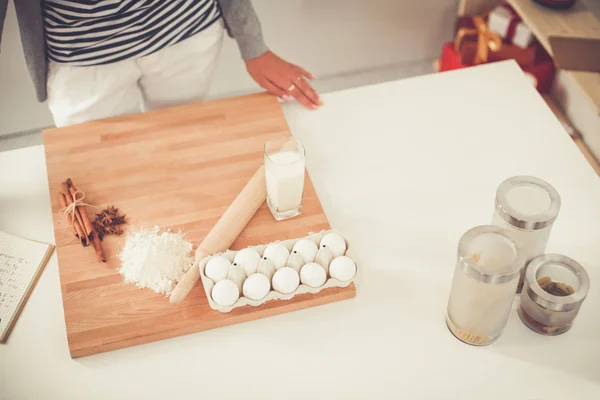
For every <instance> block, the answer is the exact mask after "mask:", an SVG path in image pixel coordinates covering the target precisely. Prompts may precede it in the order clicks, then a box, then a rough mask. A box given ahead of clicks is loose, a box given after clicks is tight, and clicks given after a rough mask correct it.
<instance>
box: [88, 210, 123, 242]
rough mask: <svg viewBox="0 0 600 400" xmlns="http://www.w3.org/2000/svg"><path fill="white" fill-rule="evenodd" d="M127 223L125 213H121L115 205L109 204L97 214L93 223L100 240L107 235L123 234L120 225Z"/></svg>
mask: <svg viewBox="0 0 600 400" xmlns="http://www.w3.org/2000/svg"><path fill="white" fill-rule="evenodd" d="M125 223H127V221H125V215H119V209H118V208H116V207H115V206H108V207H106V208H105V209H104V210H102V212H100V213H98V214H96V219H95V220H94V222H92V225H93V227H94V229H95V230H96V232H97V233H98V237H99V238H100V240H102V239H103V238H104V236H106V235H121V234H122V233H123V230H122V229H121V227H120V225H123V224H125Z"/></svg>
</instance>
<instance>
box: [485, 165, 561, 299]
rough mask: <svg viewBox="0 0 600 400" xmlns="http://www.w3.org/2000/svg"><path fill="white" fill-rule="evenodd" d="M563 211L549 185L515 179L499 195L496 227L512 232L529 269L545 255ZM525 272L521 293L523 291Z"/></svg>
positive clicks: (520, 281)
mask: <svg viewBox="0 0 600 400" xmlns="http://www.w3.org/2000/svg"><path fill="white" fill-rule="evenodd" d="M559 210H560V196H559V195H558V192H557V191H556V189H554V187H552V185H550V184H549V183H548V182H546V181H544V180H542V179H539V178H535V177H533V176H515V177H512V178H509V179H507V180H505V181H504V182H502V183H501V184H500V186H498V190H497V191H496V204H495V212H494V217H493V218H492V225H496V226H499V227H501V228H505V229H508V230H510V231H512V232H513V233H514V234H515V237H516V238H517V240H518V241H520V242H521V243H522V244H523V246H524V251H525V265H527V263H529V261H531V260H533V259H534V258H535V257H537V256H540V255H542V254H544V252H545V251H546V245H547V244H548V238H549V237H550V231H551V230H552V225H553V224H554V221H555V220H556V217H557V216H558V211H559ZM524 273H525V269H523V271H522V275H521V278H520V279H519V284H518V285H517V293H520V292H521V289H522V287H523V274H524Z"/></svg>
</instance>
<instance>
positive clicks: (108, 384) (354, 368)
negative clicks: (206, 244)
mask: <svg viewBox="0 0 600 400" xmlns="http://www.w3.org/2000/svg"><path fill="white" fill-rule="evenodd" d="M324 101H325V106H324V107H323V108H322V109H321V110H319V111H316V112H311V111H308V110H305V109H303V108H301V107H300V106H298V105H296V104H286V105H284V106H283V108H284V113H285V116H286V119H287V120H288V123H289V125H290V128H291V131H292V132H293V133H294V135H295V136H297V137H298V138H299V139H300V140H302V141H303V142H304V143H305V147H306V149H307V166H308V170H309V172H310V174H311V177H312V180H313V183H314V186H315V188H316V190H317V192H318V194H319V197H320V199H321V203H322V204H323V207H324V209H325V212H326V214H327V216H328V218H329V220H330V222H331V224H332V226H333V227H334V228H336V229H339V230H340V231H341V232H343V233H344V234H345V235H346V236H347V237H348V239H349V242H350V245H351V249H352V252H353V256H354V257H355V258H356V259H357V261H358V263H359V265H360V266H361V270H360V275H359V276H358V277H357V281H356V283H357V297H356V299H354V300H350V301H345V302H341V303H336V304H331V305H327V306H322V307H316V308H311V309H308V310H304V311H299V312H293V313H289V314H285V315H281V316H277V317H272V318H268V319H264V320H258V321H253V322H249V323H244V324H239V325H235V326H230V327H227V328H222V329H215V330H211V331H207V332H202V333H198V334H192V335H187V336H182V337H178V338H174V339H169V340H163V341H160V342H155V343H151V344H147V345H141V346H136V347H131V348H127V349H123V350H118V351H113V352H108V353H104V354H99V355H95V356H90V357H85V358H80V359H77V360H72V359H71V358H70V356H69V351H68V348H67V339H66V333H65V323H64V315H63V311H62V303H61V296H60V283H59V278H58V268H57V263H56V256H53V257H52V259H51V261H50V263H49V264H48V265H47V267H46V269H45V271H44V273H43V274H42V277H41V279H40V280H39V282H38V284H37V286H36V288H35V289H34V291H33V293H32V295H31V298H30V299H29V301H28V303H27V305H26V306H25V308H24V310H23V313H22V314H21V317H20V318H19V320H18V322H17V324H16V326H15V328H14V330H13V332H12V334H11V336H10V337H9V340H8V343H7V344H5V345H0V398H2V399H4V398H6V399H29V398H46V399H54V398H61V399H67V398H73V399H80V398H86V399H106V398H119V399H124V398H135V399H137V398H146V399H154V398H180V399H183V398H199V397H201V398H206V399H216V398H234V397H236V398H237V397H243V398H251V399H255V398H256V399H270V398H273V399H280V398H286V399H295V398H298V399H300V398H367V396H368V397H370V398H400V397H402V398H411V399H413V398H457V399H467V398H473V399H482V398H485V399H496V398H498V399H506V398H517V399H542V398H543V399H558V398H565V397H566V396H569V397H570V398H595V397H598V396H600V369H599V368H598V360H599V359H600V335H599V332H600V312H599V311H600V310H599V307H600V306H599V304H600V289H598V287H600V283H598V282H600V262H599V261H598V260H600V246H598V243H600V224H598V221H600V180H599V178H598V176H597V175H596V174H595V173H594V171H593V170H592V168H591V167H590V166H589V165H588V164H587V162H586V161H585V159H584V158H583V156H582V155H581V153H580V152H579V150H578V149H577V147H576V146H575V144H573V142H572V141H571V139H570V138H569V136H568V135H567V134H566V133H565V132H564V130H563V128H562V126H561V125H560V123H559V122H558V121H557V120H556V118H555V117H554V115H553V114H552V112H551V111H550V109H549V108H548V107H547V106H546V104H545V102H544V101H543V100H542V98H541V97H540V96H539V95H538V94H537V92H536V91H535V90H534V89H533V88H532V87H531V85H530V84H529V82H528V81H527V79H526V78H525V77H524V76H523V74H522V72H521V71H520V69H519V68H518V66H517V65H516V64H515V63H513V62H510V61H509V62H502V63H495V64H491V65H485V66H480V67H474V68H469V69H464V70H459V71H452V72H448V73H441V74H435V75H429V76H423V77H419V78H413V79H408V80H404V81H396V82H390V83H385V84H380V85H375V86H368V87H363V88H358V89H352V90H347V91H341V92H336V93H331V94H328V95H325V96H324ZM0 171H1V173H0V229H1V230H3V231H6V232H9V233H12V234H16V235H21V236H25V237H28V238H30V239H35V240H41V241H48V242H53V233H52V219H51V215H50V200H49V194H48V187H47V181H46V168H45V162H44V152H43V148H42V147H41V146H37V147H31V148H26V149H20V150H14V151H9V152H4V153H0ZM517 174H530V175H536V176H539V177H541V178H543V179H545V180H547V181H549V182H550V183H551V184H553V185H554V186H555V187H556V189H557V190H558V191H559V193H560V194H561V197H562V210H561V212H560V214H559V217H558V220H557V222H556V224H555V226H554V231H553V233H552V236H551V238H550V242H549V245H548V252H560V253H563V254H566V255H569V256H571V257H573V258H575V259H576V260H578V261H579V262H581V263H582V264H583V265H584V266H585V267H586V268H587V270H588V272H589V275H590V279H591V281H592V285H591V290H590V293H589V296H588V299H587V300H586V301H585V303H584V304H583V306H582V309H581V312H580V315H579V316H578V317H577V319H576V321H575V325H574V327H573V329H572V330H571V331H569V332H568V333H566V334H564V335H562V336H558V337H543V336H539V335H537V334H535V333H533V332H532V331H530V330H529V329H528V328H526V327H525V326H524V325H523V324H522V323H521V322H520V320H519V318H518V316H517V315H516V312H514V311H513V313H512V315H511V318H510V321H509V324H508V326H507V328H506V331H505V333H504V335H503V336H502V337H501V338H500V339H499V340H498V342H497V343H495V344H493V345H491V346H487V347H481V348H476V347H471V346H468V345H465V344H463V343H461V342H459V341H458V340H457V339H455V338H454V337H453V336H452V335H451V334H450V333H449V332H448V330H447V328H446V326H445V323H444V314H445V308H446V305H447V298H448V293H449V289H450V284H451V280H452V275H453V272H454V266H455V258H456V246H457V243H458V239H459V237H460V236H461V234H462V233H463V232H465V231H466V230H467V229H469V228H470V227H472V226H474V225H481V224H486V223H489V222H490V220H491V216H492V211H493V204H494V195H495V190H496V187H497V186H498V184H499V183H500V182H501V181H502V180H504V179H505V178H507V177H509V176H512V175H517Z"/></svg>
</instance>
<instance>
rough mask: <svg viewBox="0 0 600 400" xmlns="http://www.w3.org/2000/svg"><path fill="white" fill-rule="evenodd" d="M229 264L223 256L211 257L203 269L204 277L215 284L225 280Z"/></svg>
mask: <svg viewBox="0 0 600 400" xmlns="http://www.w3.org/2000/svg"><path fill="white" fill-rule="evenodd" d="M229 267H231V262H230V261H229V260H228V259H226V258H225V257H223V256H215V257H212V258H211V259H210V260H208V262H207V263H206V267H204V275H206V276H208V277H209V278H210V279H212V280H213V281H214V282H215V283H217V282H219V281H222V280H223V279H227V274H228V273H229Z"/></svg>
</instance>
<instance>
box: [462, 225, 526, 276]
mask: <svg viewBox="0 0 600 400" xmlns="http://www.w3.org/2000/svg"><path fill="white" fill-rule="evenodd" d="M484 234H495V235H499V236H500V237H501V239H503V240H508V241H509V242H510V243H511V246H512V247H513V249H514V251H515V257H514V258H513V260H512V262H511V265H514V266H515V268H513V270H512V271H510V272H509V273H505V274H502V273H499V274H489V273H484V272H482V271H481V266H480V265H479V264H478V263H477V262H476V261H475V260H474V259H473V255H472V254H471V253H470V251H469V250H470V249H469V246H470V244H471V242H472V241H473V240H474V239H475V238H477V237H478V236H480V235H484ZM458 262H459V264H460V266H461V268H462V270H463V272H464V273H465V274H466V275H467V276H468V277H470V278H473V279H475V280H477V281H480V282H483V283H490V284H500V283H505V282H509V281H511V280H513V279H516V278H517V277H519V276H520V275H521V270H522V269H523V266H524V265H525V253H524V250H523V245H522V244H521V242H519V241H518V240H517V239H516V237H515V236H514V235H513V233H512V232H510V231H509V230H507V229H503V228H500V227H497V226H492V225H482V226H477V227H475V228H471V229H469V230H468V231H467V232H466V233H465V234H464V235H463V236H462V237H461V238H460V241H459V242H458Z"/></svg>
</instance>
